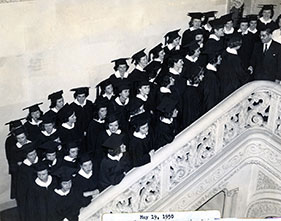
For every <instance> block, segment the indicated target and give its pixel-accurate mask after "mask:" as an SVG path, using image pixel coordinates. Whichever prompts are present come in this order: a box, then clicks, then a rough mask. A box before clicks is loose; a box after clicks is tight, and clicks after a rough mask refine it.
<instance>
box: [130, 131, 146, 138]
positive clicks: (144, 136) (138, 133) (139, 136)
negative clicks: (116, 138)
mask: <svg viewBox="0 0 281 221" xmlns="http://www.w3.org/2000/svg"><path fill="white" fill-rule="evenodd" d="M133 135H134V136H135V137H137V138H140V139H144V138H146V134H142V133H140V132H136V131H135V132H134V133H133Z"/></svg>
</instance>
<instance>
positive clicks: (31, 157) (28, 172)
mask: <svg viewBox="0 0 281 221" xmlns="http://www.w3.org/2000/svg"><path fill="white" fill-rule="evenodd" d="M36 148H37V146H36V145H35V143H28V144H24V145H23V147H22V154H23V157H24V160H23V163H22V164H21V165H20V166H19V169H18V173H17V190H16V201H17V206H18V209H19V214H20V219H21V220H28V219H27V217H26V208H27V200H28V199H27V193H28V191H29V188H30V183H31V182H32V180H33V177H34V165H35V164H36V163H37V162H38V156H37V153H36Z"/></svg>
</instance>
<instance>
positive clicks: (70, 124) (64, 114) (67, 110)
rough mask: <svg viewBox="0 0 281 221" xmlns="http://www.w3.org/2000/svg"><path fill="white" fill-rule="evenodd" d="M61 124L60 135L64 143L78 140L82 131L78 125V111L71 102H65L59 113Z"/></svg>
mask: <svg viewBox="0 0 281 221" xmlns="http://www.w3.org/2000/svg"><path fill="white" fill-rule="evenodd" d="M58 116H59V119H60V122H61V125H60V126H59V128H58V132H59V137H60V140H61V142H62V143H67V142H70V141H73V140H78V139H79V138H80V137H81V133H79V132H78V129H77V127H76V119H77V118H76V113H75V112H74V109H73V107H72V106H70V105H69V104H65V105H64V107H63V108H62V109H61V111H60V113H59V115H58Z"/></svg>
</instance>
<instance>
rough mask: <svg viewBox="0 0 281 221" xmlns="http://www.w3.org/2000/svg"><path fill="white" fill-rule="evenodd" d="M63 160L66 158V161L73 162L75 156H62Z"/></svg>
mask: <svg viewBox="0 0 281 221" xmlns="http://www.w3.org/2000/svg"><path fill="white" fill-rule="evenodd" d="M63 159H64V160H66V161H68V162H75V161H76V158H72V157H70V156H68V155H67V156H64V158H63Z"/></svg>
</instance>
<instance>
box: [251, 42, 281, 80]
mask: <svg viewBox="0 0 281 221" xmlns="http://www.w3.org/2000/svg"><path fill="white" fill-rule="evenodd" d="M250 65H251V66H252V67H253V68H254V79H255V80H270V81H275V79H279V80H281V45H280V44H279V43H278V42H276V41H274V40H272V43H271V45H270V47H269V48H268V50H267V52H266V53H265V54H264V53H263V44H262V43H261V42H259V43H256V44H255V46H254V50H253V54H252V56H251V60H250Z"/></svg>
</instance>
